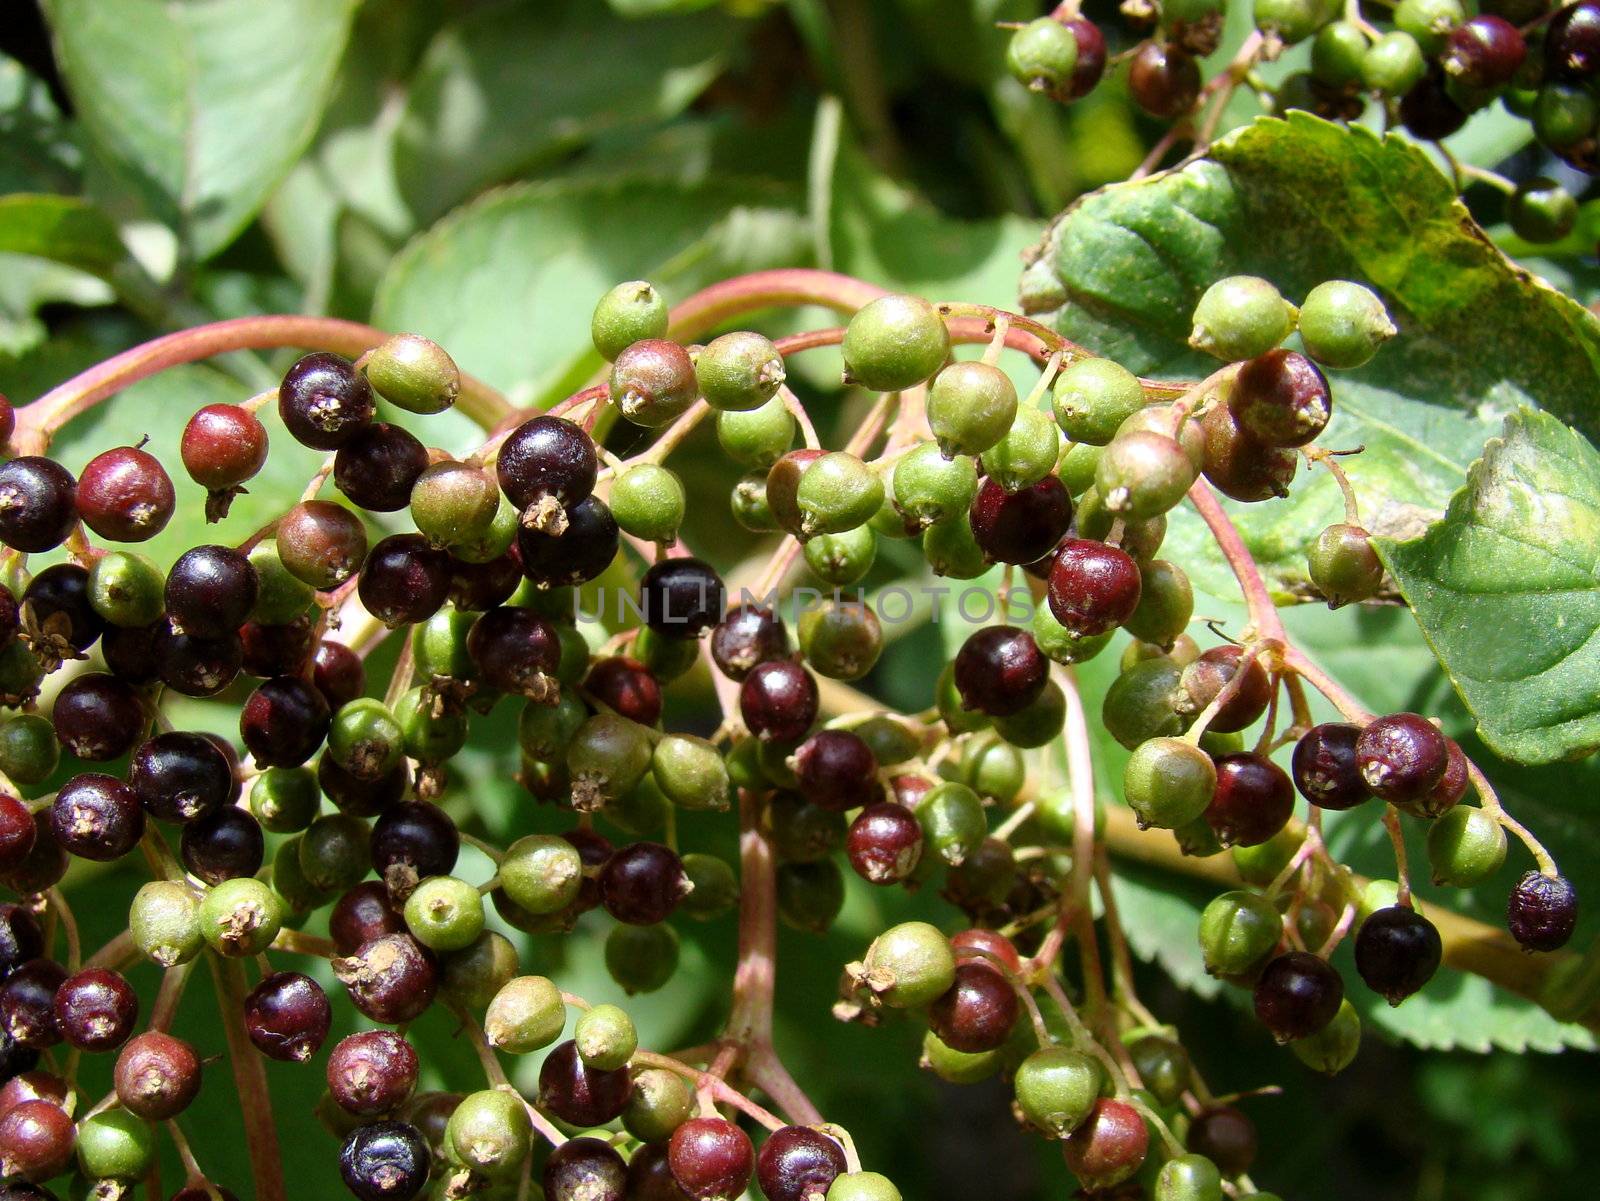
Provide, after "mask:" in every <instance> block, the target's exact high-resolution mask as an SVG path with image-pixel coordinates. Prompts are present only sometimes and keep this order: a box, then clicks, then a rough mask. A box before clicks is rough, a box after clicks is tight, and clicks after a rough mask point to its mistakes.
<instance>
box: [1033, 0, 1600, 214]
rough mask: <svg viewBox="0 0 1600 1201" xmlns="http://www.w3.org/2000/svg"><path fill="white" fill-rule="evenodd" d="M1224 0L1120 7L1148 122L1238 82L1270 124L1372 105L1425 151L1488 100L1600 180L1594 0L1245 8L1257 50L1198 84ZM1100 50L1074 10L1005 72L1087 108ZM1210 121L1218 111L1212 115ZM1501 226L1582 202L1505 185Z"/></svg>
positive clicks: (1136, 2)
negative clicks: (1266, 74) (1264, 64)
mask: <svg viewBox="0 0 1600 1201" xmlns="http://www.w3.org/2000/svg"><path fill="white" fill-rule="evenodd" d="M1226 10H1227V4H1226V0H1125V3H1124V4H1123V5H1122V13H1123V15H1124V17H1126V18H1127V19H1128V20H1129V21H1131V22H1132V23H1133V24H1134V26H1135V28H1138V29H1141V30H1146V31H1148V35H1147V36H1145V37H1143V39H1142V40H1140V41H1139V42H1138V43H1137V45H1135V46H1134V47H1133V48H1131V49H1130V50H1128V51H1127V52H1126V54H1121V55H1117V56H1115V57H1114V58H1113V59H1112V61H1120V60H1122V59H1124V58H1125V59H1126V60H1127V63H1128V74H1127V82H1128V90H1129V93H1130V95H1131V96H1132V98H1133V100H1134V103H1136V104H1137V105H1138V106H1139V107H1140V108H1141V109H1142V110H1143V111H1144V112H1146V113H1148V114H1149V115H1150V116H1152V117H1156V118H1159V119H1162V120H1168V121H1180V120H1186V119H1190V118H1194V119H1196V120H1200V121H1205V120H1206V116H1205V115H1204V112H1203V110H1205V109H1206V108H1207V106H1209V105H1218V106H1220V105H1221V104H1224V103H1226V101H1227V98H1228V94H1230V93H1231V92H1232V91H1233V90H1234V89H1235V88H1236V87H1238V86H1241V85H1247V86H1249V87H1250V88H1252V90H1254V91H1255V92H1256V93H1257V94H1258V95H1260V96H1261V97H1262V98H1263V101H1264V103H1266V104H1268V105H1269V106H1270V107H1271V109H1272V110H1273V111H1275V112H1277V113H1280V114H1281V113H1283V112H1285V111H1287V110H1289V109H1303V110H1306V111H1309V112H1313V113H1316V114H1317V115H1319V116H1322V117H1327V118H1329V119H1334V120H1343V121H1354V120H1357V119H1359V118H1361V117H1362V116H1363V114H1364V113H1365V112H1366V110H1367V106H1368V103H1369V102H1371V103H1374V104H1376V105H1378V106H1379V108H1380V109H1381V111H1382V113H1383V116H1384V119H1385V121H1386V122H1387V123H1390V124H1395V125H1400V126H1403V127H1404V128H1405V129H1406V130H1407V131H1408V132H1409V133H1411V134H1412V135H1413V136H1415V137H1417V138H1420V139H1423V140H1424V141H1438V140H1440V139H1443V138H1446V137H1449V136H1450V135H1451V134H1453V133H1456V132H1457V131H1458V130H1460V129H1461V128H1462V127H1463V126H1464V125H1466V123H1467V121H1468V119H1469V118H1470V117H1471V116H1472V114H1473V113H1475V112H1478V111H1479V110H1481V109H1485V108H1488V107H1489V106H1491V105H1493V104H1495V103H1496V102H1498V103H1499V104H1500V105H1501V106H1503V108H1504V109H1505V110H1506V111H1507V112H1509V113H1511V114H1513V115H1514V116H1517V117H1520V118H1523V119H1525V120H1526V121H1528V122H1529V124H1530V125H1531V126H1532V129H1533V134H1534V137H1535V138H1537V140H1538V141H1539V143H1540V144H1541V145H1542V146H1544V147H1545V148H1546V149H1547V150H1549V151H1550V152H1551V153H1552V154H1554V155H1555V156H1556V157H1558V158H1559V159H1560V160H1561V161H1562V162H1564V163H1566V164H1567V165H1568V166H1571V167H1573V168H1575V169H1576V170H1579V171H1582V172H1584V173H1586V174H1590V175H1593V174H1595V173H1596V172H1597V171H1600V94H1597V92H1596V84H1597V82H1600V3H1596V2H1595V0H1579V2H1578V3H1574V4H1566V5H1562V4H1555V3H1552V2H1551V0H1485V2H1483V3H1480V4H1476V5H1473V4H1464V3H1462V0H1400V3H1398V4H1384V5H1382V6H1379V5H1367V6H1357V7H1355V8H1350V7H1348V6H1346V5H1345V4H1343V3H1332V2H1330V0H1253V8H1252V15H1253V18H1254V23H1255V27H1256V34H1257V38H1256V40H1254V41H1252V42H1251V43H1249V44H1247V45H1246V47H1245V48H1244V49H1243V50H1242V51H1241V55H1240V58H1239V59H1238V60H1237V61H1236V62H1235V63H1234V64H1233V65H1231V66H1230V67H1229V68H1227V70H1226V72H1225V73H1224V74H1223V75H1220V76H1218V77H1216V78H1215V79H1213V80H1211V81H1210V82H1209V83H1207V82H1206V81H1205V80H1204V79H1203V77H1202V74H1201V70H1200V64H1199V59H1200V58H1202V57H1204V56H1205V55H1208V54H1211V53H1213V52H1215V51H1216V50H1217V49H1218V47H1219V46H1220V44H1221V38H1222V33H1223V27H1224V23H1225V19H1226ZM1299 43H1309V45H1310V50H1311V53H1310V64H1309V69H1308V70H1305V71H1297V72H1294V73H1292V74H1290V75H1288V76H1287V77H1286V78H1284V79H1283V80H1282V81H1281V82H1279V83H1278V84H1276V85H1275V86H1271V85H1269V84H1268V83H1267V82H1266V81H1264V80H1262V79H1260V78H1259V77H1258V76H1256V75H1255V74H1254V73H1253V68H1254V67H1255V66H1256V65H1257V64H1258V63H1259V62H1261V61H1266V60H1271V59H1274V58H1276V57H1277V56H1278V54H1279V53H1281V51H1282V50H1283V49H1284V48H1285V47H1288V46H1294V45H1296V44H1299ZM1107 61H1108V60H1107V49H1106V38H1105V36H1104V34H1103V33H1102V32H1101V30H1099V29H1098V28H1097V27H1096V26H1095V25H1094V24H1093V23H1091V22H1090V21H1087V20H1085V19H1084V18H1083V17H1082V16H1081V15H1079V5H1078V3H1077V2H1076V0H1068V3H1064V4H1060V5H1057V7H1056V8H1055V10H1054V11H1053V12H1052V13H1051V14H1050V15H1049V16H1046V17H1040V18H1038V19H1037V20H1034V21H1031V22H1029V23H1028V24H1026V25H1023V26H1021V27H1019V28H1017V29H1016V30H1015V31H1014V32H1013V33H1012V34H1011V40H1010V43H1009V45H1008V49H1007V65H1008V66H1009V68H1010V70H1011V73H1012V75H1013V76H1014V77H1015V78H1016V79H1017V80H1019V81H1020V82H1021V83H1023V84H1024V85H1026V86H1027V87H1029V88H1030V89H1032V90H1033V91H1036V92H1039V93H1041V94H1043V95H1046V96H1049V97H1050V98H1052V99H1054V100H1058V101H1062V102H1070V101H1073V100H1077V99H1080V98H1081V97H1083V96H1085V95H1087V94H1088V93H1089V92H1090V91H1091V90H1093V88H1094V86H1095V85H1096V84H1097V83H1098V82H1099V80H1100V78H1101V76H1102V75H1103V74H1104V72H1105V69H1106V65H1107ZM1219 111H1220V109H1219ZM1505 190H1506V192H1507V204H1506V210H1505V212H1506V219H1507V220H1508V221H1509V222H1510V224H1511V227H1512V229H1513V230H1514V231H1515V232H1516V233H1517V234H1518V235H1519V236H1520V237H1522V238H1524V239H1526V240H1527V241H1529V242H1534V243H1545V242H1555V241H1559V240H1560V239H1561V238H1564V237H1565V236H1566V235H1567V234H1568V233H1570V232H1571V231H1572V229H1573V227H1574V225H1575V223H1576V221H1577V216H1578V204H1577V201H1576V199H1574V197H1573V196H1572V194H1571V193H1570V192H1569V191H1568V190H1567V189H1566V188H1564V187H1562V186H1561V185H1560V184H1559V183H1557V182H1556V181H1554V180H1552V179H1549V178H1547V177H1545V176H1533V177H1530V178H1527V179H1524V180H1522V181H1520V182H1518V183H1510V182H1506V184H1505Z"/></svg>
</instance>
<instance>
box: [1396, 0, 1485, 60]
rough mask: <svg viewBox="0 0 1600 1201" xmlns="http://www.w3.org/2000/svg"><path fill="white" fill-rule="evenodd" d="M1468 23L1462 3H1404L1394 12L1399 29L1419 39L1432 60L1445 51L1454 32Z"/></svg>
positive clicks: (1413, 0)
mask: <svg viewBox="0 0 1600 1201" xmlns="http://www.w3.org/2000/svg"><path fill="white" fill-rule="evenodd" d="M1466 19H1467V13H1466V10H1465V9H1464V8H1463V7H1462V5H1461V0H1400V3H1399V5H1398V6H1396V8H1395V10H1394V23H1395V26H1396V27H1397V28H1399V29H1400V30H1401V31H1402V32H1404V33H1408V34H1410V35H1411V36H1412V37H1413V38H1415V39H1416V42H1417V45H1418V46H1419V47H1420V48H1421V50H1422V53H1423V54H1425V55H1427V56H1429V57H1432V56H1434V55H1436V54H1438V53H1439V52H1440V51H1441V50H1443V49H1444V44H1445V40H1446V39H1447V38H1448V37H1449V36H1450V31H1451V30H1452V29H1454V28H1455V27H1456V26H1457V25H1460V24H1461V23H1462V22H1463V21H1465V20H1466Z"/></svg>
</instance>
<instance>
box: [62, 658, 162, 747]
mask: <svg viewBox="0 0 1600 1201" xmlns="http://www.w3.org/2000/svg"><path fill="white" fill-rule="evenodd" d="M50 720H51V722H52V723H53V724H54V726H55V730H56V737H57V738H58V739H60V741H61V745H62V746H63V747H65V748H66V749H67V750H68V751H71V752H72V753H73V754H74V755H76V756H77V757H78V758H80V759H87V760H89V761H90V762H93V763H104V762H105V761H106V760H108V759H118V758H121V757H122V756H123V755H126V754H127V753H128V751H130V750H131V749H132V748H133V744H134V743H135V742H137V741H138V740H139V736H140V735H141V734H143V733H144V728H145V725H146V724H147V722H148V721H149V717H148V715H147V713H146V712H145V707H144V701H143V700H141V699H140V697H139V694H138V692H136V691H135V690H134V688H133V685H132V684H129V683H128V682H127V681H126V680H121V679H118V678H117V677H116V676H113V675H108V674H107V673H105V672H100V671H91V672H85V673H84V674H83V675H81V676H76V677H74V678H73V679H72V680H70V681H68V683H67V685H66V686H65V687H64V688H62V690H61V691H60V692H59V693H57V694H56V703H55V704H54V705H53V706H52V707H51V709H50Z"/></svg>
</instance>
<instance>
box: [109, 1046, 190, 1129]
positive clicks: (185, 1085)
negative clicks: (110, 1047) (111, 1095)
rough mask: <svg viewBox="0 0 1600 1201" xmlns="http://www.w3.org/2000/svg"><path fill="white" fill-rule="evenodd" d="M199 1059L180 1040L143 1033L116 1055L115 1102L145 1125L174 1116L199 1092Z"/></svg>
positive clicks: (186, 1107)
mask: <svg viewBox="0 0 1600 1201" xmlns="http://www.w3.org/2000/svg"><path fill="white" fill-rule="evenodd" d="M200 1078H201V1067H200V1056H199V1055H198V1054H197V1053H196V1052H195V1049H194V1048H193V1047H192V1046H190V1045H189V1044H188V1043H186V1042H184V1041H183V1040H182V1039H180V1038H173V1037H172V1036H171V1035H170V1034H163V1033H162V1032H161V1031H159V1030H147V1031H145V1032H144V1033H143V1034H138V1035H135V1036H134V1037H133V1038H132V1039H130V1040H129V1041H128V1043H127V1044H126V1045H125V1046H124V1047H123V1048H122V1050H121V1052H120V1053H119V1054H118V1055H117V1065H116V1069H115V1072H114V1073H113V1079H114V1081H115V1084H116V1091H117V1100H118V1102H119V1103H120V1104H121V1105H122V1107H123V1108H124V1109H126V1110H127V1111H128V1112H129V1113H132V1114H135V1115H136V1116H138V1117H141V1118H143V1119H145V1121H147V1122H164V1121H166V1120H167V1119H168V1118H172V1117H176V1116H177V1115H178V1114H180V1113H182V1112H183V1111H184V1110H185V1109H188V1108H189V1105H190V1104H191V1103H192V1102H193V1101H194V1099H195V1097H196V1096H198V1095H199V1092H200Z"/></svg>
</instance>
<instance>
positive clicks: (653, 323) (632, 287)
mask: <svg viewBox="0 0 1600 1201" xmlns="http://www.w3.org/2000/svg"><path fill="white" fill-rule="evenodd" d="M667 319H668V314H667V302H666V300H665V299H664V298H663V297H662V295H661V293H660V292H658V291H656V289H655V287H654V286H653V285H651V284H649V283H646V282H645V281H644V280H642V279H636V280H630V281H629V282H628V283H625V284H618V285H617V286H616V287H614V288H612V289H611V290H610V291H609V292H607V293H606V294H605V295H604V296H602V297H601V298H600V301H599V303H598V304H596V305H595V306H594V315H593V316H592V317H591V318H590V319H589V337H590V339H591V340H592V341H593V342H594V348H595V349H596V350H598V351H599V352H600V357H601V358H603V359H605V360H606V361H607V362H608V363H609V362H611V361H612V360H613V359H615V358H616V357H617V356H618V355H619V354H621V353H622V352H623V351H624V350H626V349H627V348H628V347H630V346H632V345H633V344H634V343H635V342H638V341H640V340H641V339H643V338H662V337H665V336H666V333H667Z"/></svg>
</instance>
